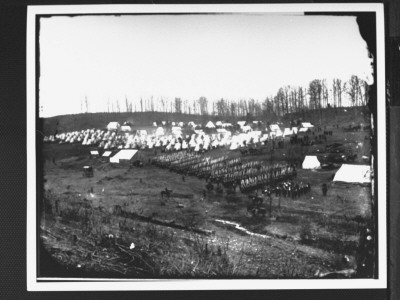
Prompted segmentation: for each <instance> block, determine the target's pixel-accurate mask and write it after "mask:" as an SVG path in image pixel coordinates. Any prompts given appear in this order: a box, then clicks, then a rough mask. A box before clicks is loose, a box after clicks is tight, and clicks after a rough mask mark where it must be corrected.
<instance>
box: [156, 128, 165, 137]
mask: <svg viewBox="0 0 400 300" xmlns="http://www.w3.org/2000/svg"><path fill="white" fill-rule="evenodd" d="M156 135H164V128H162V127H158V128H157V130H156Z"/></svg>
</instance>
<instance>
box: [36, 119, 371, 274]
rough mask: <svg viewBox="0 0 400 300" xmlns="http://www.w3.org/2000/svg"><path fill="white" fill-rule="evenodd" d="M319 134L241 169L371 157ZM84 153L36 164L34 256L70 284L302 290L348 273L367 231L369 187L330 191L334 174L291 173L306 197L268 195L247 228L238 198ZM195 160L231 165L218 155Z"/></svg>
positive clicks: (54, 148) (69, 150)
mask: <svg viewBox="0 0 400 300" xmlns="http://www.w3.org/2000/svg"><path fill="white" fill-rule="evenodd" d="M328 126H329V125H328ZM328 129H331V130H333V131H334V134H333V135H332V136H328V140H327V142H326V143H324V144H318V145H315V146H305V147H301V146H299V145H290V143H289V142H288V141H286V142H285V147H284V148H283V149H279V150H278V151H275V152H274V154H273V155H270V154H269V153H268V152H267V151H265V152H263V154H261V155H246V156H244V157H243V159H244V160H248V161H251V160H254V159H257V160H267V161H282V160H287V161H293V162H296V163H301V162H302V160H303V159H304V155H306V154H310V153H314V154H316V155H318V156H319V159H320V160H321V161H324V159H326V158H324V155H326V154H325V145H326V144H331V143H335V142H340V143H348V144H349V145H352V147H353V148H354V151H356V152H357V159H356V161H355V163H361V162H362V159H361V157H362V156H363V155H370V145H369V141H368V140H366V139H365V136H367V137H368V136H369V134H368V133H367V132H343V130H342V129H341V128H340V129H336V128H333V127H332V128H328ZM360 143H361V144H362V145H361V146H360ZM90 149H91V147H86V146H82V145H77V144H62V145H58V144H45V145H43V149H42V155H41V162H40V163H41V164H42V166H43V178H42V179H43V198H42V199H39V200H42V206H41V207H42V211H43V212H42V215H41V220H40V226H41V241H42V246H43V249H46V250H44V251H46V252H47V253H49V255H50V257H51V259H53V260H54V261H55V262H56V263H58V264H59V265H61V266H63V267H64V268H65V270H67V271H65V270H64V271H65V272H66V274H69V276H79V275H82V274H84V275H85V276H90V277H131V278H137V277H151V278H155V277H156V278H161V277H168V278H174V277H176V278H179V277H195V278H200V277H201V278H202V277H205V278H209V277H218V278H219V277H224V278H231V277H257V278H311V277H319V276H321V274H327V273H329V272H333V271H340V270H350V271H349V272H350V273H349V274H353V273H352V271H351V270H356V269H357V262H358V260H359V254H358V249H359V246H360V245H359V244H360V243H359V240H360V234H361V232H362V231H363V230H365V228H366V227H367V226H369V223H370V222H371V187H370V186H361V185H354V184H343V183H333V182H332V178H333V175H334V174H335V172H336V171H337V169H331V170H302V169H301V167H300V166H299V168H298V172H297V178H296V181H298V182H304V183H309V184H310V185H311V191H310V192H309V193H306V194H305V195H302V196H300V197H298V198H296V199H291V198H289V197H288V198H285V197H283V196H281V197H277V196H276V195H274V194H273V195H272V202H271V206H270V205H269V203H268V202H269V201H266V200H265V201H264V203H263V204H262V205H263V207H265V209H266V211H267V214H266V215H265V216H252V215H251V214H249V213H248V212H247V206H248V204H249V201H250V200H249V199H248V195H246V194H244V193H241V192H240V191H236V193H234V194H227V191H226V190H223V193H222V194H219V193H217V192H216V191H215V190H213V191H209V192H206V197H204V191H205V186H206V181H205V180H204V179H198V178H197V177H195V176H184V177H183V176H182V175H179V174H177V173H174V172H170V171H169V170H168V169H160V168H158V167H156V166H154V165H152V164H151V163H150V161H149V160H150V159H151V158H152V157H153V156H154V152H153V151H151V150H140V151H139V152H138V154H137V158H138V159H141V160H142V161H143V162H144V166H143V167H142V168H140V167H133V166H130V165H128V164H127V165H123V164H121V165H118V164H117V165H114V164H109V163H108V162H102V161H101V160H100V159H98V158H90V156H89V150H90ZM205 155H207V156H213V157H218V156H221V155H229V157H240V156H241V154H240V152H239V151H229V150H226V149H218V150H211V151H209V152H208V153H206V154H205ZM135 157H136V156H135ZM84 165H92V166H93V169H94V176H93V177H84V176H83V175H82V167H83V166H84ZM322 183H326V184H327V185H328V193H327V196H325V197H324V196H323V195H322V191H321V185H322ZM165 188H168V189H170V190H173V193H172V196H171V198H170V199H168V200H166V199H162V198H161V194H160V193H161V191H162V190H164V189H165ZM223 221H228V222H223ZM132 243H134V248H132ZM344 257H346V259H344ZM46 272H49V271H48V270H45V271H43V273H44V275H43V276H46V274H47V273H46ZM354 272H355V271H354Z"/></svg>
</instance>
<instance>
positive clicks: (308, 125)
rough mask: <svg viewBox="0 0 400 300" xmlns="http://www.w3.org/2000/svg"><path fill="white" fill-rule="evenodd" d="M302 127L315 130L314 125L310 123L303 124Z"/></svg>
mask: <svg viewBox="0 0 400 300" xmlns="http://www.w3.org/2000/svg"><path fill="white" fill-rule="evenodd" d="M301 126H303V127H304V128H313V127H314V125H312V124H311V123H310V122H303V123H301Z"/></svg>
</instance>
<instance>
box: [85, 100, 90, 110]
mask: <svg viewBox="0 0 400 300" xmlns="http://www.w3.org/2000/svg"><path fill="white" fill-rule="evenodd" d="M85 106H86V113H88V112H89V101H88V99H87V96H85Z"/></svg>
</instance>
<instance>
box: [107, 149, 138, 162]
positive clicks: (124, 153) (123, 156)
mask: <svg viewBox="0 0 400 300" xmlns="http://www.w3.org/2000/svg"><path fill="white" fill-rule="evenodd" d="M136 152H138V150H135V149H122V150H121V151H119V152H118V153H117V154H115V155H114V156H113V157H110V163H120V162H121V160H122V161H129V160H131V159H132V157H133V156H134V155H135V154H136Z"/></svg>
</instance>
